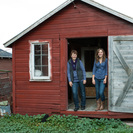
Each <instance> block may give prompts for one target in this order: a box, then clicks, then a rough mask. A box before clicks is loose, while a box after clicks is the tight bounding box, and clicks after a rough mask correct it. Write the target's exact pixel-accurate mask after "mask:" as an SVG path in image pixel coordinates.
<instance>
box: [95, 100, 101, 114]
mask: <svg viewBox="0 0 133 133" xmlns="http://www.w3.org/2000/svg"><path fill="white" fill-rule="evenodd" d="M100 107H101V101H100V99H98V100H97V108H96V110H95V111H98V110H100Z"/></svg>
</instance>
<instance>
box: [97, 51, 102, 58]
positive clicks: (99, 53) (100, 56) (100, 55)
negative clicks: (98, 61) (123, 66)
mask: <svg viewBox="0 0 133 133" xmlns="http://www.w3.org/2000/svg"><path fill="white" fill-rule="evenodd" d="M98 56H99V58H102V57H103V51H102V50H99V52H98Z"/></svg>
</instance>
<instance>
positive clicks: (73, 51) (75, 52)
mask: <svg viewBox="0 0 133 133" xmlns="http://www.w3.org/2000/svg"><path fill="white" fill-rule="evenodd" d="M73 53H74V54H76V55H78V52H77V51H76V50H72V51H71V54H70V55H71V56H72V54H73Z"/></svg>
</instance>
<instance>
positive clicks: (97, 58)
mask: <svg viewBox="0 0 133 133" xmlns="http://www.w3.org/2000/svg"><path fill="white" fill-rule="evenodd" d="M100 50H102V52H103V57H102V62H104V61H105V59H106V54H105V51H104V50H103V49H102V48H99V49H97V51H96V54H95V60H96V63H97V62H98V61H99V56H98V53H99V51H100Z"/></svg>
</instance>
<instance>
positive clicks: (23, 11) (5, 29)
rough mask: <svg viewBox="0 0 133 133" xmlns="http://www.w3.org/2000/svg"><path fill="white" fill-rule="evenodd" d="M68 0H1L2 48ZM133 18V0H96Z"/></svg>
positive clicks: (0, 39)
mask: <svg viewBox="0 0 133 133" xmlns="http://www.w3.org/2000/svg"><path fill="white" fill-rule="evenodd" d="M65 1H66V0H0V48H1V49H4V50H6V51H8V52H11V50H10V49H5V48H4V46H3V43H5V42H7V41H8V40H9V39H11V38H13V37H14V36H15V35H17V34H18V33H20V32H21V31H23V30H24V29H26V28H27V27H29V26H30V25H31V24H33V23H34V22H35V21H37V20H39V19H40V18H42V17H43V16H45V15H46V14H48V13H49V12H50V11H52V10H54V9H55V8H56V7H58V6H59V5H61V4H62V3H64V2H65ZM94 1H96V2H99V3H100V4H102V5H104V6H107V7H109V8H111V9H114V10H116V11H118V12H120V13H123V14H125V15H127V16H130V17H132V18H133V0H94Z"/></svg>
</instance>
